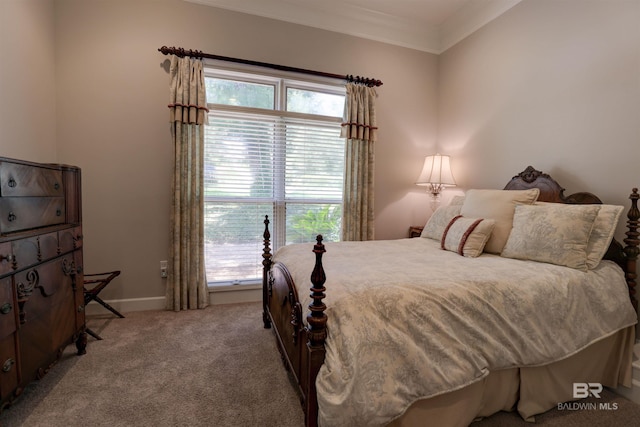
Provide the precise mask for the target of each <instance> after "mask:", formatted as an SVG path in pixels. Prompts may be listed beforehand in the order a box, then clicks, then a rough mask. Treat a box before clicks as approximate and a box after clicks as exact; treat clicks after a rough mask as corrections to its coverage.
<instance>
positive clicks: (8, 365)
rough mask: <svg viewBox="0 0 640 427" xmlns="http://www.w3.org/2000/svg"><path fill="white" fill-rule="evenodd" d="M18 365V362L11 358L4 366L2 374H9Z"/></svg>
mask: <svg viewBox="0 0 640 427" xmlns="http://www.w3.org/2000/svg"><path fill="white" fill-rule="evenodd" d="M15 364H16V361H15V360H13V359H11V358H9V359H7V360H6V361H5V362H4V364H3V365H2V372H9V371H10V370H11V368H13V365H15Z"/></svg>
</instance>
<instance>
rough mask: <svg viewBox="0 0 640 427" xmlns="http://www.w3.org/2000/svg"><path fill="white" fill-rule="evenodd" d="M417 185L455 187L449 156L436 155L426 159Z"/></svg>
mask: <svg viewBox="0 0 640 427" xmlns="http://www.w3.org/2000/svg"><path fill="white" fill-rule="evenodd" d="M416 184H417V185H431V186H437V187H449V186H455V185H456V181H455V180H454V179H453V174H452V173H451V163H450V161H449V156H442V155H440V154H436V155H435V156H427V157H425V159H424V166H423V167H422V172H420V176H419V177H418V181H416Z"/></svg>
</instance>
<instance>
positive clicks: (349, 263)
mask: <svg viewBox="0 0 640 427" xmlns="http://www.w3.org/2000/svg"><path fill="white" fill-rule="evenodd" d="M535 189H537V190H535ZM505 190H513V192H510V193H509V194H516V193H518V194H520V193H522V194H525V195H527V197H528V195H529V194H530V193H531V192H535V195H536V196H537V197H536V198H534V199H533V200H532V203H531V205H534V204H535V206H536V207H540V206H542V208H540V209H541V210H548V209H553V208H556V207H560V205H558V204H569V205H584V206H580V207H577V208H576V209H580V213H579V216H576V217H575V218H576V219H575V221H576V224H578V223H579V222H580V221H581V220H582V219H584V218H586V217H587V216H589V215H591V216H590V219H589V220H587V219H584V222H585V224H588V221H591V223H590V224H591V225H593V224H594V223H595V219H594V218H596V217H597V215H598V214H599V212H600V208H599V206H596V205H601V203H602V202H601V201H600V199H598V198H597V197H596V196H594V195H593V194H591V193H575V194H573V195H570V196H566V197H565V196H564V194H563V191H564V189H563V188H562V187H561V186H560V185H559V184H558V183H557V182H556V181H555V180H554V179H553V178H551V177H550V176H549V175H547V174H544V173H542V172H539V171H537V170H535V169H533V168H532V167H529V168H527V169H526V170H525V171H524V172H521V173H520V174H518V175H516V176H515V177H514V178H512V179H511V180H510V181H509V183H508V184H507V185H506V187H505ZM527 192H529V193H527ZM468 194H469V193H468ZM630 199H631V208H630V209H629V210H628V213H627V218H628V220H627V228H628V230H627V232H626V236H627V238H625V239H624V243H625V244H626V246H624V247H623V246H622V245H621V244H620V243H618V242H617V241H615V239H612V240H610V242H611V243H610V244H609V245H608V249H607V247H606V246H605V247H604V248H603V250H602V253H604V252H605V251H606V254H605V255H604V258H603V259H605V260H611V261H613V262H602V263H600V262H599V259H598V260H597V261H596V263H595V264H594V265H591V266H590V267H588V268H587V266H586V265H582V264H580V265H574V266H573V267H572V266H571V265H570V263H569V264H564V265H557V264H562V262H558V261H557V260H555V259H553V258H552V259H551V260H550V261H549V262H546V263H542V262H536V261H535V260H534V261H530V260H526V259H525V258H523V257H519V256H512V257H510V258H507V257H505V255H506V254H507V252H511V253H513V252H514V245H515V244H517V242H516V243H513V242H511V241H508V242H507V244H506V246H505V251H504V254H503V256H499V255H497V254H483V255H482V256H480V257H477V258H467V257H466V256H465V257H462V256H460V255H458V254H456V253H455V252H451V251H446V250H442V248H444V240H443V242H442V245H441V242H435V241H433V240H431V239H429V238H419V239H400V240H398V241H387V242H342V243H334V244H328V245H327V248H325V245H324V244H323V243H322V238H321V236H319V237H318V239H317V243H316V244H315V245H314V247H313V252H314V253H315V258H316V259H315V265H313V266H312V265H311V264H312V263H310V262H308V260H307V258H305V257H309V256H310V255H304V254H301V253H300V251H299V250H298V249H299V247H300V246H301V245H290V246H287V247H285V248H286V249H285V248H283V249H282V250H279V251H278V252H276V254H274V255H272V253H271V248H270V233H269V229H268V224H269V221H268V219H265V232H264V249H263V254H262V257H263V263H262V264H263V321H264V326H265V328H271V327H273V329H274V332H275V335H276V339H277V344H278V349H279V350H280V352H281V355H282V358H283V361H284V363H285V366H286V367H287V368H288V369H289V370H290V372H291V373H292V375H293V377H294V378H295V380H296V382H297V385H298V388H299V391H300V396H301V401H302V405H303V408H304V412H305V424H306V425H307V426H315V425H317V424H318V422H320V423H321V424H322V423H324V424H326V425H341V423H343V424H344V425H348V423H353V422H354V420H357V421H358V422H360V423H364V424H367V425H387V424H388V425H394V426H405V425H415V424H416V423H417V424H420V423H422V424H423V425H424V422H425V420H428V419H437V420H439V423H440V425H466V424H468V423H469V422H471V421H472V420H473V419H474V418H476V417H478V416H488V415H490V414H492V413H495V412H497V411H500V410H512V409H514V408H517V410H518V411H519V413H520V414H521V415H522V416H523V418H525V419H529V418H532V417H533V416H534V415H536V414H539V413H542V412H545V411H546V410H548V409H550V408H551V407H553V406H554V405H555V404H557V403H560V402H564V401H568V400H571V398H572V395H571V394H570V393H571V386H572V384H573V382H586V381H587V380H588V381H589V382H599V383H602V384H604V385H608V386H612V387H615V386H617V385H618V384H623V385H626V386H629V384H630V373H631V352H632V347H633V342H634V336H635V327H634V325H635V323H636V319H637V300H636V297H635V286H636V278H637V275H636V261H637V258H638V252H639V245H640V241H639V240H638V236H639V233H638V220H639V218H640V212H639V211H638V206H637V201H638V192H637V189H634V190H633V192H632V194H631V196H630ZM549 202H550V203H552V204H553V205H552V206H547V205H548V204H549ZM602 206H603V207H604V206H607V205H602ZM462 209H463V210H462V212H463V213H464V208H462ZM563 209H564V208H563ZM567 209H571V207H567ZM583 211H584V212H583ZM587 211H588V212H587ZM521 212H529V211H526V210H524V209H517V210H516V213H515V217H514V219H513V222H514V230H515V228H516V225H515V224H516V222H517V221H519V220H521V219H522V218H526V217H521V216H520V214H521ZM535 212H538V211H535ZM554 212H555V211H554ZM558 212H559V211H558ZM576 212H577V211H576ZM554 214H557V212H555V213H554ZM570 215H574V213H573V211H572V212H571V214H570ZM583 217H584V218H583ZM617 218H618V216H615V223H617ZM454 221H455V220H452V221H451V223H450V224H449V226H451V224H453V222H454ZM524 226H525V229H526V224H524ZM612 226H613V229H615V224H613V225H612ZM518 227H520V225H519V226H518ZM588 232H589V233H591V227H589V228H588ZM556 234H558V233H557V232H556ZM510 237H511V236H510ZM526 237H527V236H525V240H526ZM588 237H589V236H588ZM465 238H466V237H465ZM532 239H533V237H532ZM485 242H486V240H485ZM608 242H609V240H607V243H608ZM526 244H527V242H524V246H525V247H526ZM381 245H385V246H381ZM296 247H298V248H296ZM308 249H309V247H308V245H306V249H305V251H306V253H307V254H308ZM550 250H552V251H553V250H554V248H551V249H550ZM325 251H327V257H326V258H325V259H323V254H324V253H325ZM568 251H569V250H567V252H568ZM515 252H517V251H515ZM358 253H359V254H358ZM394 254H396V255H394ZM456 257H457V258H456ZM431 259H433V261H434V262H433V263H434V264H437V265H440V266H441V267H442V268H439V269H438V268H432V267H428V266H425V267H424V268H427V269H426V270H420V269H419V268H418V264H425V265H426V264H429V262H430V261H429V260H431ZM614 263H615V264H617V266H619V267H620V268H621V269H620V268H618V267H617V266H616V265H615V264H614ZM465 265H466V266H465ZM412 266H415V267H416V268H415V269H414V268H413V267H412ZM312 267H313V268H312ZM394 267H395V268H396V269H399V270H401V271H400V272H397V271H396V270H394V269H393V268H394ZM325 268H326V271H327V274H326V275H325ZM420 268H423V266H420ZM469 269H470V271H471V272H472V273H468V272H467V271H469ZM354 273H355V274H354ZM405 274H406V279H405V278H404V277H405V276H404V275H405ZM305 275H306V276H305ZM496 275H497V276H502V277H509V278H511V280H512V282H513V283H506V284H502V283H500V282H499V280H498V278H496V277H494V276H496ZM327 276H328V278H327ZM309 277H311V283H312V287H311V294H310V295H309V298H307V297H306V295H305V294H306V289H308V288H307V286H308V285H307V283H308V280H309ZM332 279H333V281H332ZM378 279H380V280H381V282H377V280H378ZM327 280H328V284H329V286H328V288H329V290H328V291H327V292H326V294H325V291H326V289H325V287H324V285H325V282H326V281H327ZM574 280H575V283H574V282H572V281H574ZM417 282H420V286H421V287H418V286H417V285H415V283H417ZM423 282H424V283H423ZM432 282H433V283H432ZM538 282H544V283H538ZM610 283H611V284H610ZM425 284H426V285H425ZM296 285H298V287H296ZM414 285H415V286H414ZM425 286H426V287H427V288H429V292H428V293H427V292H426V291H424V293H423V290H422V288H424V287H425ZM538 286H540V288H539V289H538ZM609 286H611V288H608V287H609ZM556 288H557V289H558V293H559V295H555V294H553V295H547V294H551V293H552V292H555V289H556ZM604 288H606V289H604ZM605 291H606V292H605ZM301 297H302V298H301ZM325 298H326V305H325V301H324V300H325ZM544 298H547V299H544ZM405 299H406V301H404V300H405ZM356 300H357V301H358V303H357V304H356V303H354V301H356ZM629 300H630V301H631V303H629ZM307 306H308V308H309V311H308V314H307V315H306V316H305V313H306V312H307V310H306V309H305V307H307ZM327 307H328V308H327ZM585 307H586V309H585ZM634 309H635V310H634ZM462 312H464V313H462ZM465 313H467V314H468V315H467V314H465ZM405 316H407V317H405ZM521 318H522V319H521ZM514 319H520V320H521V321H522V325H520V324H519V322H520V320H518V322H515V321H514ZM547 320H548V321H549V322H550V325H549V326H545V325H543V323H545V322H546V321H547ZM554 322H555V323H554ZM378 324H380V325H382V326H378ZM572 324H576V325H579V328H573V327H572ZM483 328H484V329H485V330H482V329H483ZM538 328H540V330H541V331H542V332H540V331H538ZM545 328H546V329H545ZM487 331H489V332H487ZM582 331H588V332H582ZM409 332H411V336H410V337H409V338H408V340H405V337H404V335H409ZM381 334H382V335H381ZM538 334H540V336H538ZM583 334H584V335H585V336H581V335H583ZM381 336H382V337H381ZM542 337H544V339H542ZM412 340H413V341H412ZM414 341H415V342H414ZM493 341H495V343H493V344H492V342H493ZM414 344H415V345H414ZM492 345H493V346H494V347H495V348H493V349H492ZM388 348H391V349H392V350H390V352H387V349H388ZM450 353H451V354H453V356H451V357H449V354H450ZM476 353H478V354H476ZM425 358H426V359H425ZM449 358H452V359H456V358H457V359H460V360H453V361H451V362H450V361H448V360H445V359H449ZM414 359H415V362H416V364H415V366H414V365H412V363H413V362H414ZM425 360H428V361H429V362H428V363H426V362H425ZM394 363H396V364H398V366H394ZM451 363H455V364H451ZM387 365H388V366H389V367H387ZM383 368H384V369H383ZM387 369H388V370H389V371H390V372H387ZM391 371H394V372H391ZM395 371H397V372H395ZM394 375H395V376H394ZM398 375H399V376H398ZM352 377H355V378H352ZM398 378H400V379H398ZM416 378H420V379H421V381H422V379H423V378H424V382H425V383H428V384H422V383H420V382H415V384H413V383H414V379H416ZM396 397H397V399H396ZM394 399H395V400H398V401H394ZM336 409H337V411H336ZM319 410H320V411H319Z"/></svg>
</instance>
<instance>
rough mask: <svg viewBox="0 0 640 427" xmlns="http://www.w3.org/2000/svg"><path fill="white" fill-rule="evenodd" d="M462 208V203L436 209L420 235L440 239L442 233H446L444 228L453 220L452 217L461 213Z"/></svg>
mask: <svg viewBox="0 0 640 427" xmlns="http://www.w3.org/2000/svg"><path fill="white" fill-rule="evenodd" d="M460 208H462V206H461V205H449V206H441V207H439V208H438V209H436V211H435V212H434V213H433V214H432V215H431V217H430V218H429V220H428V221H427V224H426V225H425V226H424V229H423V230H422V233H421V234H420V237H428V238H430V239H434V240H437V241H440V240H441V239H442V233H444V229H445V228H446V227H447V225H448V224H449V222H451V219H452V218H453V217H454V216H456V215H460Z"/></svg>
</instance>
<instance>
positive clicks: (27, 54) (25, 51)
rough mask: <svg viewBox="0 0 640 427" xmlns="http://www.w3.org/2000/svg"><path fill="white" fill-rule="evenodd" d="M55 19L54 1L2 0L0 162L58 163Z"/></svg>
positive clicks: (0, 6) (0, 37) (0, 1)
mask: <svg viewBox="0 0 640 427" xmlns="http://www.w3.org/2000/svg"><path fill="white" fill-rule="evenodd" d="M53 16H54V5H53V0H26V1H25V0H0V45H1V46H2V59H0V132H1V134H0V157H12V158H17V159H29V160H33V161H36V162H49V163H52V162H56V161H57V152H56V104H55V89H56V86H55V57H54V48H55V45H54V19H53ZM33 123H37V125H34V124H33Z"/></svg>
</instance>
